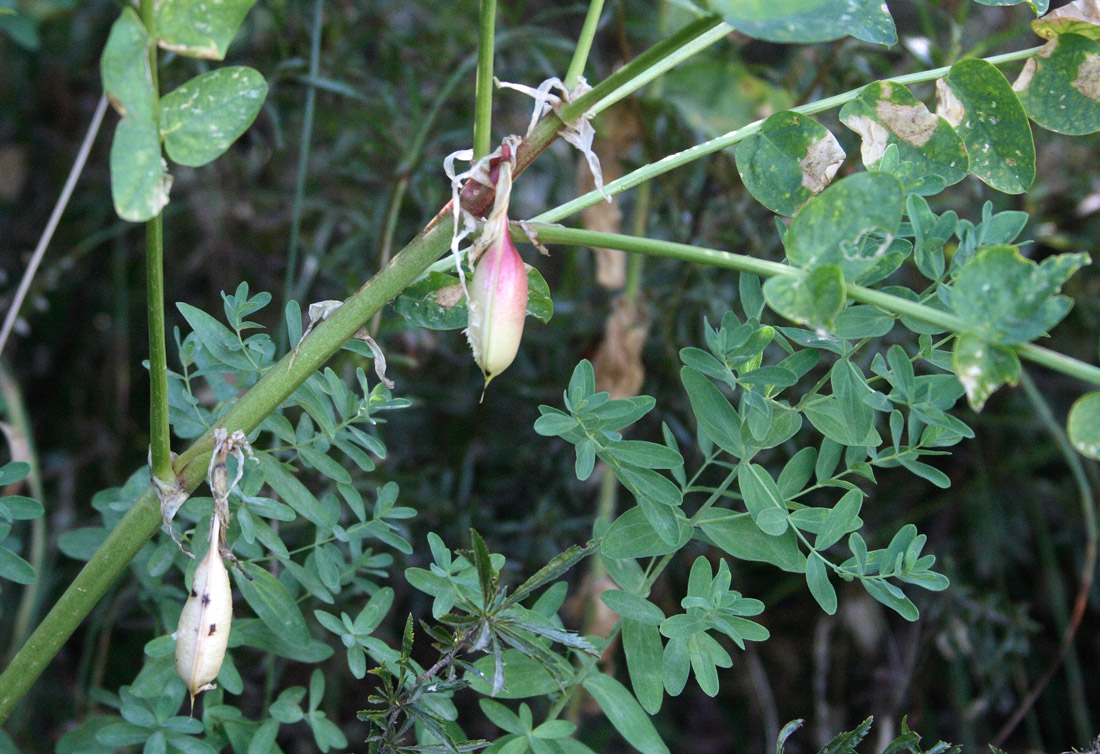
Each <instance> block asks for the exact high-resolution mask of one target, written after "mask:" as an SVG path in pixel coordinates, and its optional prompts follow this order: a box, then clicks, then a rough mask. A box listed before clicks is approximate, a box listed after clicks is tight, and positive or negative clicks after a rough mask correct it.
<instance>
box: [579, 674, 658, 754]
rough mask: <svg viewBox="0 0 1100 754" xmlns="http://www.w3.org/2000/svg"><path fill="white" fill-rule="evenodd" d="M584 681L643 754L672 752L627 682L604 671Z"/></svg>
mask: <svg viewBox="0 0 1100 754" xmlns="http://www.w3.org/2000/svg"><path fill="white" fill-rule="evenodd" d="M583 685H584V688H585V690H586V691H587V692H588V693H589V694H591V695H592V698H593V699H595V700H596V702H597V703H598V704H599V705H600V709H602V710H603V712H604V714H605V715H607V719H608V720H609V721H610V722H611V724H612V725H614V726H615V729H616V730H618V731H619V733H620V734H622V737H623V738H625V739H626V740H627V743H629V744H630V745H631V746H633V747H634V748H635V749H637V750H638V751H640V752H642V754H668V747H667V746H665V743H664V741H662V740H661V736H660V735H659V734H658V733H657V729H656V728H654V727H653V723H652V722H651V721H650V719H649V715H647V714H646V713H645V710H643V709H642V707H641V705H640V704H638V702H637V701H636V700H635V699H634V695H633V694H631V693H630V692H629V691H628V690H627V689H626V687H625V686H623V685H622V684H621V683H619V682H618V681H616V680H615V679H614V678H612V677H611V676H609V675H604V674H603V673H593V674H592V675H590V676H588V677H587V678H585V679H584V684H583Z"/></svg>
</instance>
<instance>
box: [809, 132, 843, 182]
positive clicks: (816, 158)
mask: <svg viewBox="0 0 1100 754" xmlns="http://www.w3.org/2000/svg"><path fill="white" fill-rule="evenodd" d="M844 156H845V155H844V149H843V148H841V146H840V142H839V141H837V140H836V137H835V136H833V135H832V133H827V134H826V135H825V136H823V137H821V138H820V139H818V140H817V141H815V142H812V143H811V144H810V145H809V147H807V149H806V155H805V156H804V157H803V158H802V159H801V160H799V161H798V167H799V168H800V169H801V171H802V185H803V186H805V187H806V188H808V189H809V190H810V191H811V192H812V193H814V194H820V193H821V192H822V191H824V190H825V187H826V186H828V185H829V183H831V182H832V180H833V177H834V176H835V175H836V171H837V170H839V169H840V166H841V165H843V164H844Z"/></svg>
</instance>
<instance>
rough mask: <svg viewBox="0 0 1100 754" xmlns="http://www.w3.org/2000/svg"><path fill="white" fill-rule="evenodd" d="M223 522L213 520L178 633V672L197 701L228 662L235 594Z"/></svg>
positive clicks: (192, 705) (174, 636)
mask: <svg viewBox="0 0 1100 754" xmlns="http://www.w3.org/2000/svg"><path fill="white" fill-rule="evenodd" d="M220 524H221V522H220V519H219V516H218V515H217V514H215V515H214V516H212V517H211V520H210V547H209V549H208V550H207V552H206V557H204V558H203V559H202V561H201V562H200V563H199V565H198V567H196V568H195V576H194V578H193V579H192V581H191V593H190V595H189V596H188V597H187V601H186V602H185V603H184V605H183V612H181V613H180V620H179V624H178V627H177V628H176V632H175V633H174V634H172V637H173V638H174V639H175V640H176V672H177V673H179V676H180V678H182V679H183V683H184V685H186V686H187V691H188V693H189V694H190V695H191V710H192V712H194V708H195V697H196V696H198V695H199V694H200V693H202V692H203V691H208V690H210V689H212V688H214V679H215V678H217V677H218V672H219V671H220V670H221V667H222V662H223V661H224V659H225V650H226V646H227V645H228V643H229V629H230V625H231V623H232V620H233V591H232V588H231V587H230V585H229V572H228V571H227V570H226V568H225V563H224V562H223V561H222V557H221V554H220V553H219V547H218V543H219V542H220V540H221V526H220Z"/></svg>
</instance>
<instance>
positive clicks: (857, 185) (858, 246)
mask: <svg viewBox="0 0 1100 754" xmlns="http://www.w3.org/2000/svg"><path fill="white" fill-rule="evenodd" d="M901 213H902V189H901V184H900V183H898V180H897V179H896V178H894V177H893V176H892V175H889V174H888V173H874V172H871V173H856V174H855V175H851V176H848V177H847V178H845V179H843V180H841V181H837V183H836V184H834V185H833V186H830V187H829V188H828V189H826V190H825V191H823V192H822V193H821V195H820V196H817V197H815V198H814V199H813V200H812V201H811V202H810V203H809V204H807V205H806V206H805V207H804V208H803V209H802V210H800V211H799V213H798V214H797V215H796V216H795V218H794V222H792V223H791V227H790V229H789V230H788V231H787V236H786V238H785V239H784V240H785V245H786V249H787V258H788V259H789V260H790V261H791V263H792V264H794V265H796V266H798V267H802V268H803V269H814V268H816V267H820V266H823V265H831V264H835V265H839V267H840V269H841V271H842V272H843V278H844V280H846V281H848V282H855V281H856V280H857V279H858V278H859V277H860V276H861V275H862V274H863V273H865V272H867V271H869V270H871V269H872V268H873V267H874V266H875V265H876V264H877V263H878V261H879V258H880V257H881V255H882V254H884V253H885V252H886V250H887V249H888V247H889V238H890V237H892V236H894V235H896V234H897V232H898V229H899V227H900V225H901ZM871 234H875V235H877V236H878V237H881V238H882V243H874V244H873V245H872V244H864V243H863V241H864V240H870V239H868V236H870V235H871ZM775 280H777V278H772V280H771V281H769V283H773V282H774V281H775ZM775 290H776V287H775V285H773V286H772V291H773V293H774V292H775ZM765 292H767V286H765ZM769 303H771V302H770V301H769ZM837 312H839V310H837Z"/></svg>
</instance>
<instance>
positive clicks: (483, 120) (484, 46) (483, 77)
mask: <svg viewBox="0 0 1100 754" xmlns="http://www.w3.org/2000/svg"><path fill="white" fill-rule="evenodd" d="M478 20H479V24H478V44H477V83H476V85H475V87H474V161H475V162H476V161H478V160H480V159H481V158H482V157H484V156H485V155H487V154H489V152H491V151H492V143H493V134H492V123H493V48H494V45H495V37H496V22H497V0H481V15H480V16H479V19H478Z"/></svg>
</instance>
